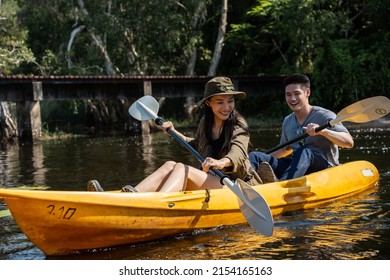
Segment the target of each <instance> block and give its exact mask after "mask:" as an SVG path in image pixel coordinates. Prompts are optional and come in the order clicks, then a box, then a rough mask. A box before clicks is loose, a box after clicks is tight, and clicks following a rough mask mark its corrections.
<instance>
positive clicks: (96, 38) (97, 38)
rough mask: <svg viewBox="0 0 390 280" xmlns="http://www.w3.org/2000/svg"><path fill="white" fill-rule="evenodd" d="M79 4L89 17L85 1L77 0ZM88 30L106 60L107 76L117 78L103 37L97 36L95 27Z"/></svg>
mask: <svg viewBox="0 0 390 280" xmlns="http://www.w3.org/2000/svg"><path fill="white" fill-rule="evenodd" d="M77 3H78V5H79V6H80V9H81V11H82V13H83V14H84V16H86V17H88V16H89V13H88V11H87V9H86V8H85V6H84V1H83V0H77ZM87 30H88V33H89V35H90V36H91V38H92V40H93V42H94V43H95V45H96V46H97V47H98V49H99V51H100V54H101V55H102V56H103V58H104V65H105V68H106V73H107V75H108V76H115V74H116V72H115V70H114V65H113V64H112V62H111V58H110V55H109V54H108V52H107V49H106V46H105V45H104V43H103V40H102V39H101V37H100V36H99V35H97V34H95V31H94V28H93V27H87Z"/></svg>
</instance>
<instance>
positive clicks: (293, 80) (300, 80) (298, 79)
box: [283, 74, 310, 88]
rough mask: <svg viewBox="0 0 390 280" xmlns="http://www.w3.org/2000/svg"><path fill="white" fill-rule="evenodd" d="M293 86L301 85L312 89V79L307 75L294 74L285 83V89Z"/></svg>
mask: <svg viewBox="0 0 390 280" xmlns="http://www.w3.org/2000/svg"><path fill="white" fill-rule="evenodd" d="M291 84H301V85H303V86H305V87H306V88H309V87H310V79H309V77H308V76H306V75H302V74H292V75H290V76H288V77H287V78H286V79H284V81H283V85H284V87H286V86H288V85H291Z"/></svg>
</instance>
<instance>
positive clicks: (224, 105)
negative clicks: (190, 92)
mask: <svg viewBox="0 0 390 280" xmlns="http://www.w3.org/2000/svg"><path fill="white" fill-rule="evenodd" d="M206 106H209V107H210V108H211V110H212V111H213V113H214V118H215V119H216V120H221V121H225V120H227V119H228V118H229V116H230V114H231V112H233V110H234V106H235V102H234V96H233V95H216V96H213V97H211V98H210V99H208V100H206Z"/></svg>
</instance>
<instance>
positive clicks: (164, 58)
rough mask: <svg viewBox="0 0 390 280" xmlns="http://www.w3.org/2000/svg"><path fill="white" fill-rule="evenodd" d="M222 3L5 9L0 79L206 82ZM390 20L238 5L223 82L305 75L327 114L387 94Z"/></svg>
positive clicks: (359, 9)
mask: <svg viewBox="0 0 390 280" xmlns="http://www.w3.org/2000/svg"><path fill="white" fill-rule="evenodd" d="M221 2H222V1H211V0H180V1H178V0H165V1H160V0H147V1H145V0H116V1H112V0H73V1H69V0H56V1H53V0H34V1H31V0H2V1H1V2H0V26H1V28H0V57H1V60H0V74H10V73H14V74H15V73H18V74H19V73H23V74H41V75H49V74H50V75H59V74H61V75H64V74H65V75H66V74H78V75H186V74H187V73H193V74H194V75H207V73H208V68H209V66H210V60H211V57H212V53H213V51H214V46H215V41H216V37H217V33H218V30H219V28H220V18H221V5H222V3H221ZM388 15H390V0H370V1H365V0H364V1H347V0H304V1H295V0H257V1H255V0H252V1H238V0H230V1H229V2H228V16H227V28H226V35H225V38H224V43H223V50H222V55H221V58H220V61H219V64H218V69H217V74H218V75H230V76H233V75H280V74H287V73H291V72H304V73H307V74H309V75H311V76H312V78H313V84H314V85H315V94H313V98H314V100H315V101H316V102H317V103H320V104H321V105H323V106H329V105H332V107H334V106H343V105H345V104H350V103H351V102H353V101H356V100H358V99H361V98H363V97H368V96H372V95H386V90H387V88H388V87H389V86H390V70H389V65H390V23H389V20H388ZM194 57H195V62H196V63H195V64H194V66H193V70H192V71H189V70H188V69H189V68H188V66H189V64H190V60H191V58H194Z"/></svg>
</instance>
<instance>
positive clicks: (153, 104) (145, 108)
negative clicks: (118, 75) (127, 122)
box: [129, 95, 159, 121]
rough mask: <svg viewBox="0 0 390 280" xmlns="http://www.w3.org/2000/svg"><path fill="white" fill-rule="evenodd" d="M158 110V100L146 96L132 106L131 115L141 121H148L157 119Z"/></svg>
mask: <svg viewBox="0 0 390 280" xmlns="http://www.w3.org/2000/svg"><path fill="white" fill-rule="evenodd" d="M158 109H159V104H158V102H157V100H156V99H155V98H154V97H153V96H150V95H146V96H143V97H141V98H140V99H138V100H137V101H135V102H134V103H133V104H132V105H131V106H130V108H129V114H130V115H131V116H132V117H133V118H135V119H137V120H139V121H147V120H152V119H155V118H156V117H157V113H158Z"/></svg>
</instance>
